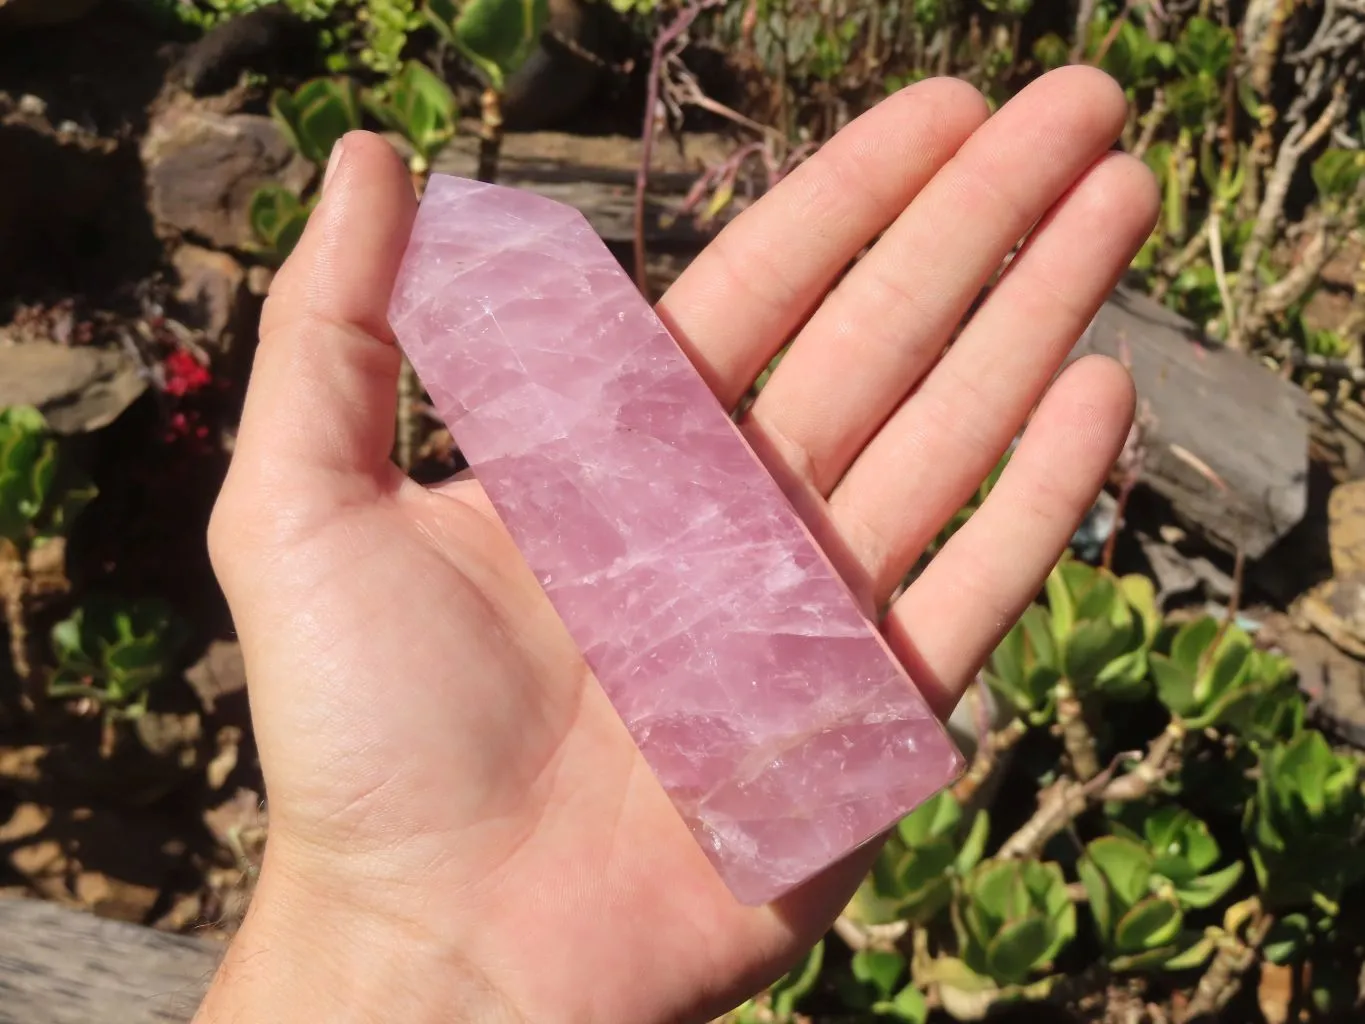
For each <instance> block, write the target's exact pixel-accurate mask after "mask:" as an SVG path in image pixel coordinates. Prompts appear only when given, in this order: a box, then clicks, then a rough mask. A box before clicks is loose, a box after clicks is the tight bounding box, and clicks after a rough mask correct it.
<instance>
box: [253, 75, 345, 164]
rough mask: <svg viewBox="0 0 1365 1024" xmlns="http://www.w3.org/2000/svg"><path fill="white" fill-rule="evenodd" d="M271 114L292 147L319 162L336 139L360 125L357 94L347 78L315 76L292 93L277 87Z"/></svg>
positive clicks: (329, 150) (309, 158)
mask: <svg viewBox="0 0 1365 1024" xmlns="http://www.w3.org/2000/svg"><path fill="white" fill-rule="evenodd" d="M270 113H271V116H272V117H273V118H274V119H275V123H276V124H278V125H279V126H280V128H281V130H282V131H283V132H284V133H285V135H286V136H288V138H289V141H290V142H292V143H293V145H294V148H295V149H297V150H298V151H299V152H300V153H301V154H303V156H304V157H305V158H306V159H308V160H311V161H312V162H313V163H315V164H318V165H322V164H325V163H326V162H327V159H328V157H330V156H331V155H332V147H333V146H334V145H336V142H337V140H338V139H340V138H341V137H342V136H343V135H345V134H346V133H347V132H349V131H353V130H355V129H356V128H359V127H360V93H359V91H358V90H357V89H356V86H355V83H354V82H353V81H351V79H349V78H345V77H336V78H314V79H310V80H309V81H307V82H304V83H303V84H302V85H301V86H299V87H298V88H297V89H295V90H294V91H293V92H290V91H288V90H287V89H276V90H275V92H274V94H273V95H272V96H271V98H270Z"/></svg>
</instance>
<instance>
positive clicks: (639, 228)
mask: <svg viewBox="0 0 1365 1024" xmlns="http://www.w3.org/2000/svg"><path fill="white" fill-rule="evenodd" d="M722 2H723V0H698V2H696V3H693V4H692V5H690V6H688V7H684V8H683V9H682V10H681V11H679V12H678V13H677V16H676V17H674V19H673V20H672V21H671V22H670V23H669V24H668V25H667V26H666V27H665V28H664V29H663V30H662V31H661V32H660V33H659V34H658V35H657V36H656V37H655V39H654V47H653V50H652V51H651V54H650V61H649V77H648V80H647V82H646V85H645V121H644V127H643V130H642V132H641V135H640V165H639V167H638V168H636V171H635V246H634V248H635V252H634V258H635V286H636V287H637V288H639V289H640V293H641V294H642V295H644V296H645V298H647V299H648V298H649V297H650V295H649V278H648V274H647V272H646V268H645V263H646V259H645V193H646V191H647V190H648V188H649V168H650V161H651V160H652V159H653V156H654V135H655V132H656V131H657V130H658V122H659V93H660V86H661V85H662V79H663V73H664V66H665V65H666V64H667V63H668V60H669V58H670V57H671V56H673V55H674V53H675V52H676V51H677V50H678V49H679V48H681V46H682V45H683V43H684V42H685V40H686V38H687V30H688V29H690V28H691V27H692V23H693V22H694V21H696V20H697V16H698V15H700V14H701V13H702V11H704V10H706V9H707V8H710V7H716V6H718V5H719V4H721V3H722Z"/></svg>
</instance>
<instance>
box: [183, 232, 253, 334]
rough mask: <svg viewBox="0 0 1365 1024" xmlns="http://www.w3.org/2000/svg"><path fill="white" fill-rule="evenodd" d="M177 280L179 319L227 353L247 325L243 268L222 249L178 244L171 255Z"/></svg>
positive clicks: (244, 272)
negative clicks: (217, 250) (179, 245)
mask: <svg viewBox="0 0 1365 1024" xmlns="http://www.w3.org/2000/svg"><path fill="white" fill-rule="evenodd" d="M171 264H172V266H174V268H175V272H176V276H177V277H178V278H179V279H180V280H179V284H178V286H177V288H176V293H175V299H176V305H177V307H178V309H177V313H178V314H179V319H180V320H181V321H182V322H183V323H185V324H186V325H187V326H189V327H193V328H195V329H196V330H198V331H201V332H202V333H203V335H204V343H205V344H206V345H207V346H208V347H209V348H211V349H213V350H214V351H216V352H228V351H230V350H231V349H232V347H233V345H234V343H235V342H236V340H237V338H239V337H240V336H241V335H242V334H243V332H244V331H245V330H248V329H249V327H248V324H247V303H246V299H247V298H248V296H247V293H246V291H245V289H246V271H245V270H244V269H243V268H242V265H241V264H240V263H238V262H237V261H236V260H235V259H233V258H232V257H231V256H229V255H228V254H227V253H225V252H214V251H213V250H212V249H202V248H200V247H199V246H197V245H182V246H181V247H180V248H178V249H176V251H175V253H174V255H172V256H171Z"/></svg>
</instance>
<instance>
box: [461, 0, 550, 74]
mask: <svg viewBox="0 0 1365 1024" xmlns="http://www.w3.org/2000/svg"><path fill="white" fill-rule="evenodd" d="M549 13H550V7H549V2H548V0H468V2H467V3H466V4H465V5H464V8H463V10H461V11H460V14H459V16H458V17H457V18H456V19H455V23H454V26H453V33H454V36H453V37H454V40H455V44H456V46H458V47H459V48H460V50H461V52H463V53H464V55H465V56H466V57H468V58H469V59H470V60H471V61H472V62H473V63H474V65H475V66H476V67H477V68H478V69H479V70H480V71H481V72H482V73H483V74H484V76H485V77H486V78H487V79H488V83H489V85H491V86H492V87H493V88H494V89H496V90H497V91H499V92H501V91H502V89H503V85H504V83H505V82H506V80H507V78H508V76H510V75H512V74H513V73H514V72H516V71H517V69H518V68H520V67H521V65H522V64H523V63H524V62H525V60H526V58H527V57H528V56H530V54H531V51H532V50H533V49H534V48H535V46H536V44H537V43H538V42H539V40H540V33H541V31H542V29H543V28H544V26H545V22H546V20H547V19H548V18H549Z"/></svg>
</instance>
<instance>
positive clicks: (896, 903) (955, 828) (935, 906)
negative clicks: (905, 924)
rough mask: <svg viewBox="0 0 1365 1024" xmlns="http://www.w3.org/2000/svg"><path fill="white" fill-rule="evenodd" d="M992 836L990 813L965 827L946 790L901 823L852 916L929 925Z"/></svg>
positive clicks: (873, 921) (860, 893) (855, 902)
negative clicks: (956, 883)
mask: <svg viewBox="0 0 1365 1024" xmlns="http://www.w3.org/2000/svg"><path fill="white" fill-rule="evenodd" d="M989 832H990V819H989V816H988V815H987V814H986V812H985V811H977V812H976V814H975V815H973V816H972V820H971V824H970V826H969V827H967V828H965V829H964V827H963V814H962V807H961V805H960V804H959V803H958V802H957V800H956V799H954V797H953V795H952V793H951V792H949V791H947V790H944V791H942V792H940V793H938V794H937V795H936V796H934V797H933V798H931V799H929V800H926V801H925V802H924V803H922V804H920V805H919V807H917V808H915V810H913V811H912V812H910V814H908V815H906V816H905V817H904V818H902V819H901V820H900V822H899V823H898V824H897V826H896V830H895V832H894V833H892V835H890V836H889V837H888V838H887V841H886V843H885V845H884V846H883V847H882V851H881V854H880V855H879V856H878V858H877V862H876V864H875V865H874V866H873V869H872V872H871V874H870V875H869V876H868V879H867V880H866V881H865V882H864V884H863V886H862V888H860V890H859V891H858V893H857V895H856V896H855V897H854V900H853V903H852V904H851V905H850V907H849V913H851V914H853V915H854V916H855V917H857V918H858V919H859V920H862V921H864V922H866V923H870V924H877V923H882V922H885V921H892V920H898V919H904V920H908V921H911V922H914V923H916V924H925V923H927V922H928V921H930V920H931V919H933V917H934V916H935V915H937V914H938V913H939V911H941V910H942V909H943V908H944V907H946V906H947V905H948V903H949V901H950V900H951V899H952V895H953V885H954V884H955V882H956V880H957V879H959V878H961V877H962V876H964V875H965V874H967V872H969V871H971V869H972V868H973V867H975V866H976V863H977V862H978V861H979V860H980V859H981V853H982V851H983V850H984V848H985V845H986V839H987V836H988V834H989Z"/></svg>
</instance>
